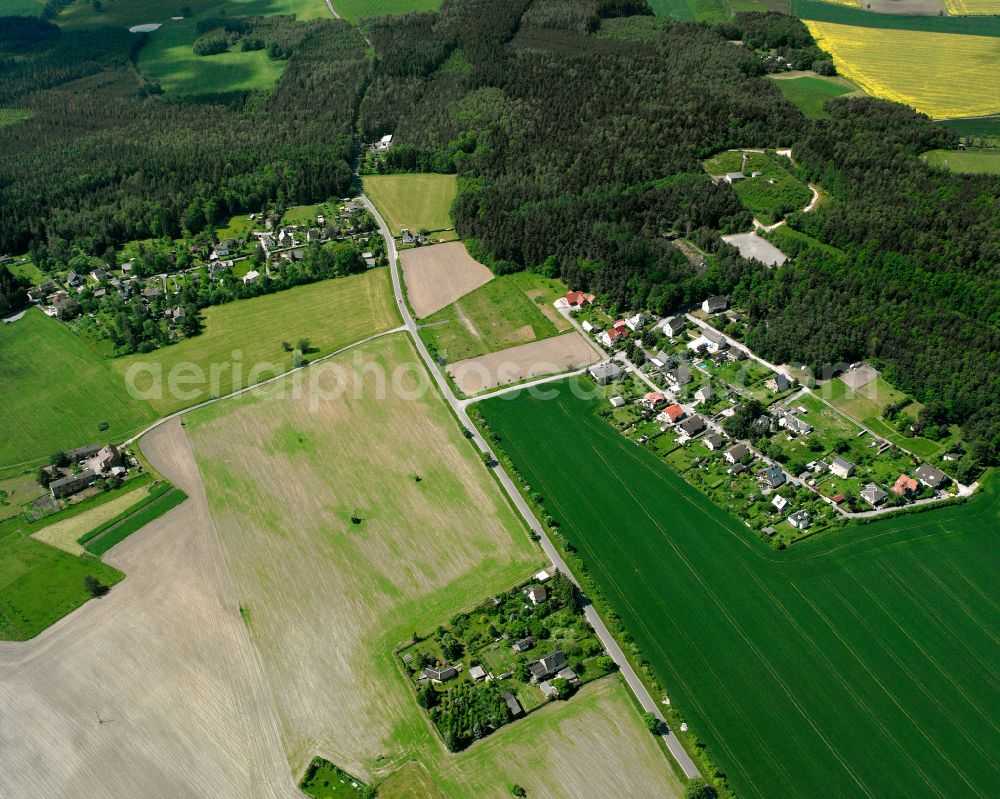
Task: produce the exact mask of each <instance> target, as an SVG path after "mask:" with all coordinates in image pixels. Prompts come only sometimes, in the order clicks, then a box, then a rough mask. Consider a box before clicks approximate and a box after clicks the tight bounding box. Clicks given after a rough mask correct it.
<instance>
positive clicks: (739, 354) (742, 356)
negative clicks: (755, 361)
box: [726, 347, 750, 363]
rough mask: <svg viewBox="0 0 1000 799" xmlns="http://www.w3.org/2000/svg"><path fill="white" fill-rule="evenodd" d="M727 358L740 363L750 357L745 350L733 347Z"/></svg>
mask: <svg viewBox="0 0 1000 799" xmlns="http://www.w3.org/2000/svg"><path fill="white" fill-rule="evenodd" d="M726 357H727V358H728V359H729V360H731V361H736V362H737V363H738V362H739V361H745V360H746V359H747V358H748V357H750V356H749V355H747V351H746V350H744V349H740V348H739V347H731V348H730V349H729V351H728V352H727V353H726Z"/></svg>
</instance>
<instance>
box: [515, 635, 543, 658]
mask: <svg viewBox="0 0 1000 799" xmlns="http://www.w3.org/2000/svg"><path fill="white" fill-rule="evenodd" d="M536 643H538V642H537V640H536V639H535V637H534V636H532V635H529V636H528V637H527V638H521V639H519V640H518V641H515V642H514V646H512V647H511V649H512V650H514V652H516V653H517V654H521V653H522V652H527V651H528V650H529V649H534V648H535V644H536Z"/></svg>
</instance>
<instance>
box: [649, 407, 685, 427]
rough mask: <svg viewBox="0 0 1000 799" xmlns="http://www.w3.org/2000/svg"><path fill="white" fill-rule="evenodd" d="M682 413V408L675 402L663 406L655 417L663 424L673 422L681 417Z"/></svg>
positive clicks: (683, 413)
mask: <svg viewBox="0 0 1000 799" xmlns="http://www.w3.org/2000/svg"><path fill="white" fill-rule="evenodd" d="M684 415H685V412H684V409H683V408H682V407H681V406H680V405H677V404H676V403H675V404H673V405H669V406H667V407H666V408H664V409H663V411H662V412H661V413H660V415H659V416H657V417H656V419H657V421H660V422H663V423H664V424H675V423H677V422H679V421H680V420H681V419H683V418H684Z"/></svg>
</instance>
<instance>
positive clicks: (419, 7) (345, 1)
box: [333, 0, 441, 22]
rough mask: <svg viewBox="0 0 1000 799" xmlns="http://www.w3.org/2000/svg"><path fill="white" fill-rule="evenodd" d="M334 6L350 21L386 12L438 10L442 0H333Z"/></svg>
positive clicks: (377, 15) (402, 12)
mask: <svg viewBox="0 0 1000 799" xmlns="http://www.w3.org/2000/svg"><path fill="white" fill-rule="evenodd" d="M333 7H334V9H336V11H337V13H338V14H340V16H342V17H343V18H344V19H346V20H347V21H348V22H357V21H358V20H359V19H363V18H365V17H381V16H384V15H386V14H409V13H410V12H411V11H437V9H439V8H440V7H441V0H333Z"/></svg>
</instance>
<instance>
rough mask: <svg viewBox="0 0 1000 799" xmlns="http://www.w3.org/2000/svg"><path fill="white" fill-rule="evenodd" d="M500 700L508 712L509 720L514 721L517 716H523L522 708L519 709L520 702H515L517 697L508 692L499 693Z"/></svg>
mask: <svg viewBox="0 0 1000 799" xmlns="http://www.w3.org/2000/svg"><path fill="white" fill-rule="evenodd" d="M500 698H501V699H502V700H503V701H504V702H505V703H506V704H507V710H508V711H510V715H511V718H515V719H516V718H517V717H518V716H521V715H524V708H522V707H521V704H520V702H518V701H517V697H516V696H514V694H512V693H511V692H510V691H501V692H500Z"/></svg>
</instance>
